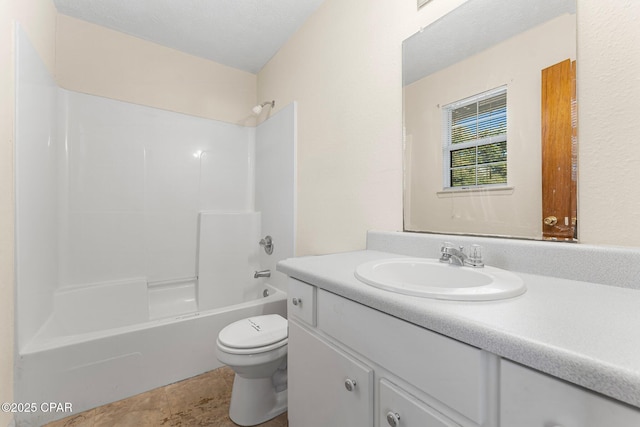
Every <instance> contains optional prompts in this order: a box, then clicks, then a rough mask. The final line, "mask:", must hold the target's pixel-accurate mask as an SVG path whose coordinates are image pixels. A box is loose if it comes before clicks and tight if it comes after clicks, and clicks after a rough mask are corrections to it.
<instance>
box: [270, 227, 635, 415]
mask: <svg viewBox="0 0 640 427" xmlns="http://www.w3.org/2000/svg"><path fill="white" fill-rule="evenodd" d="M442 241H451V242H453V243H454V244H458V243H459V244H462V245H467V244H470V243H477V244H481V245H483V247H484V248H485V250H484V257H485V263H486V264H488V265H493V266H497V267H500V268H505V269H508V270H510V271H513V272H516V274H517V275H518V276H520V277H521V278H522V279H523V281H524V283H525V285H526V287H527V291H526V292H525V293H524V294H523V295H520V296H518V297H515V298H511V299H506V300H501V301H486V302H460V301H440V300H435V299H429V298H419V297H413V296H406V295H401V294H397V293H393V292H388V291H385V290H381V289H377V288H375V287H372V286H369V285H366V284H364V283H362V282H360V281H359V280H357V279H356V277H355V276H354V270H355V268H356V267H357V266H358V265H360V264H362V263H365V262H370V261H373V260H380V259H386V258H394V257H401V256H420V257H427V258H437V257H438V256H439V254H440V251H439V248H440V244H441V243H442ZM639 259H640V252H639V251H637V250H635V249H623V248H600V247H595V246H582V245H579V244H562V243H552V242H533V241H519V240H507V239H493V238H482V237H463V236H445V235H432V234H431V235H429V234H413V233H388V232H369V234H368V248H367V250H365V251H357V252H349V253H343V254H333V255H325V256H316V257H301V258H293V259H289V260H286V261H283V262H280V263H279V264H278V269H279V270H280V271H282V272H283V273H286V274H288V275H290V276H292V277H294V278H297V279H299V280H301V281H304V282H306V283H310V284H313V285H315V286H317V287H318V288H321V289H325V290H327V291H329V292H332V293H335V294H337V295H340V296H343V297H346V298H348V299H350V300H353V301H356V302H358V303H361V304H364V305H366V306H369V307H372V308H374V309H376V310H379V311H382V312H384V313H388V314H391V315H392V316H395V317H397V318H400V319H404V320H406V321H408V322H410V323H413V324H415V325H419V326H421V327H424V328H427V329H429V330H432V331H435V332H437V333H439V334H443V335H445V336H448V337H451V338H454V339H456V340H458V341H462V342H464V343H467V344H470V345H472V346H475V347H478V348H481V349H484V350H487V351H489V352H491V353H493V354H496V355H498V356H500V357H502V358H506V359H510V360H513V361H515V362H517V363H520V364H523V365H525V366H528V367H531V368H534V369H537V370H539V371H542V372H544V373H547V374H550V375H553V376H555V377H558V378H561V379H563V380H566V381H569V382H571V383H573V384H577V385H579V386H582V387H585V388H587V389H589V390H593V391H596V392H598V393H601V394H603V395H605V396H609V397H611V398H614V399H617V400H620V401H622V402H625V403H627V404H630V405H633V406H635V407H640V360H639V359H638V358H637V357H636V355H637V353H638V349H639V348H640V335H638V333H637V323H638V322H637V317H638V316H637V308H638V306H640V292H638V290H639V289H638V280H637V276H636V273H635V271H637V265H629V264H630V263H632V264H633V263H635V264H637V263H638V260H639ZM573 263H576V265H572V264H573ZM600 269H603V270H604V271H598V270H600ZM532 270H533V271H532ZM559 276H564V277H565V278H562V277H559ZM571 276H575V277H576V279H580V280H576V279H574V280H572V279H568V278H566V277H571ZM589 278H591V280H589ZM594 278H595V279H597V280H598V281H601V282H602V283H594V282H595V280H594ZM614 285H616V286H614Z"/></svg>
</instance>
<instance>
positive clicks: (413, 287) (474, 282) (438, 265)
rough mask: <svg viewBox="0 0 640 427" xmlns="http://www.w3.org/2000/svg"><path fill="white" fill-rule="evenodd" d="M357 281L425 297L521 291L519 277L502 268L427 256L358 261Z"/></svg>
mask: <svg viewBox="0 0 640 427" xmlns="http://www.w3.org/2000/svg"><path fill="white" fill-rule="evenodd" d="M355 276H356V278H357V279H358V280H360V281H361V282H364V283H366V284H368V285H371V286H375V287H377V288H381V289H385V290H387V291H391V292H396V293H400V294H405V295H414V296H419V297H426V298H436V299H446V300H457V301H488V300H498V299H505V298H512V297H515V296H518V295H521V294H523V293H524V292H525V291H526V287H525V285H524V282H523V281H522V279H521V278H520V277H519V276H517V275H515V274H513V273H511V272H509V271H506V270H502V269H499V268H495V267H489V266H484V267H482V268H474V267H467V266H457V265H451V264H447V263H442V262H440V261H439V260H437V259H428V258H392V259H383V260H378V261H371V262H367V263H364V264H360V265H359V266H358V267H357V268H356V271H355Z"/></svg>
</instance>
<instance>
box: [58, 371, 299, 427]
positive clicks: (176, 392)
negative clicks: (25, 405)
mask: <svg viewBox="0 0 640 427" xmlns="http://www.w3.org/2000/svg"><path fill="white" fill-rule="evenodd" d="M233 375H234V373H233V370H232V369H231V368H228V367H223V368H219V369H216V370H213V371H210V372H206V373H204V374H202V375H198V376H197V377H193V378H189V379H186V380H184V381H180V382H178V383H175V384H170V385H168V386H165V387H160V388H157V389H154V390H151V391H148V392H146V393H142V394H138V395H136V396H133V397H130V398H128V399H124V400H119V401H117V402H113V403H109V404H108V405H104V406H100V407H98V408H94V409H91V410H89V411H86V412H82V413H80V414H76V415H72V416H71V417H67V418H64V419H62V420H59V421H54V422H52V423H49V424H47V425H46V426H45V427H116V426H117V427H162V426H166V427H173V426H181V427H190V426H211V427H235V426H236V424H234V423H233V422H232V421H231V420H230V419H229V401H230V399H231V387H232V385H233ZM260 426H261V427H287V426H288V422H287V413H286V412H285V413H284V414H282V415H280V416H278V417H277V418H274V419H273V420H271V421H267V422H266V423H264V424H260Z"/></svg>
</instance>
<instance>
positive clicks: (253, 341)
mask: <svg viewBox="0 0 640 427" xmlns="http://www.w3.org/2000/svg"><path fill="white" fill-rule="evenodd" d="M285 338H287V319H285V318H284V317H282V316H280V315H278V314H267V315H264V316H256V317H249V318H247V319H242V320H238V321H237V322H233V323H231V324H230V325H228V326H226V327H225V328H224V329H223V330H222V331H220V334H218V340H219V341H220V343H221V344H223V345H225V346H227V347H231V348H257V347H264V346H267V345H270V344H273V343H276V342H278V341H282V340H284V339H285Z"/></svg>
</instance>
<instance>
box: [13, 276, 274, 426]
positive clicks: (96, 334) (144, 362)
mask: <svg viewBox="0 0 640 427" xmlns="http://www.w3.org/2000/svg"><path fill="white" fill-rule="evenodd" d="M139 282H140V283H139V284H136V280H133V283H132V281H128V282H126V283H125V282H120V283H110V284H108V285H107V286H91V287H86V288H81V289H69V290H65V291H62V292H60V293H59V294H57V295H56V298H57V299H56V303H55V304H54V312H53V313H52V315H51V316H50V318H49V320H48V321H47V322H46V324H45V325H43V327H42V328H41V330H40V331H39V332H38V334H37V335H36V336H35V337H34V338H33V339H32V340H30V342H29V343H28V344H27V345H26V346H24V348H21V349H20V351H19V353H18V354H17V355H16V367H17V369H16V379H15V384H16V390H15V402H20V403H22V404H29V405H30V407H31V408H34V409H35V410H34V411H31V412H25V413H18V414H15V415H16V420H17V422H18V426H41V425H43V424H45V423H47V422H50V421H53V420H56V419H60V418H64V417H67V416H70V415H73V414H77V413H79V412H82V411H85V410H87V409H91V408H94V407H96V406H100V405H103V404H106V403H110V402H114V401H117V400H120V399H123V398H125V397H129V396H132V395H135V394H138V393H141V392H144V391H147V390H150V389H153V388H156V387H160V386H163V385H166V384H171V383H173V382H176V381H180V380H182V379H185V378H189V377H192V376H195V375H198V374H201V373H203V372H206V371H209V370H212V369H215V368H218V367H220V366H221V363H220V362H218V360H217V359H216V356H215V346H216V337H217V335H218V332H219V331H220V330H221V329H222V328H223V327H225V326H226V325H228V324H229V323H231V322H234V321H236V320H239V319H242V318H245V317H249V316H257V315H261V314H272V313H277V314H280V315H282V316H286V294H285V293H284V292H283V291H281V290H278V289H277V288H275V287H272V286H270V285H268V284H262V285H260V286H259V289H257V288H256V289H255V291H254V294H253V295H252V294H247V295H245V299H246V301H245V302H241V303H238V304H234V305H231V306H228V307H221V308H215V309H210V310H207V311H191V312H185V311H189V307H190V305H189V304H190V302H189V299H188V298H183V299H180V298H176V293H180V292H186V293H187V294H189V292H191V291H192V287H191V285H192V284H190V283H188V281H185V282H184V283H182V284H180V283H178V286H172V287H171V288H170V289H169V291H170V292H171V293H172V295H171V300H173V301H182V302H181V304H182V305H181V306H180V307H178V309H177V311H176V313H177V314H174V315H169V316H166V314H167V313H170V311H169V312H168V311H166V310H165V309H163V308H162V307H163V306H162V304H161V303H160V304H156V305H155V306H154V304H150V303H151V302H153V301H162V297H161V296H162V291H167V289H163V287H162V286H159V287H158V289H157V291H158V292H150V291H148V288H147V284H146V282H144V281H142V280H140V281H139ZM143 284H144V289H143ZM174 285H175V284H174ZM125 292H126V293H125ZM152 295H156V296H155V297H153V296H152ZM158 295H160V297H158ZM265 295H266V296H265ZM87 299H89V300H93V301H94V302H95V304H86V301H87ZM79 301H83V303H82V309H81V310H78V305H79ZM143 303H144V304H145V305H146V306H147V307H150V308H148V309H147V310H146V311H145V310H142V314H140V312H141V310H139V309H138V308H139V306H140V304H143ZM71 306H73V307H75V309H74V310H68V308H70V307H71ZM159 307H160V308H159ZM194 307H195V306H194ZM83 311H84V313H83ZM163 313H164V314H165V317H163ZM76 316H77V317H76ZM74 317H75V318H74ZM142 317H143V318H142ZM32 403H34V404H35V405H31V404H32ZM49 403H54V404H56V405H49ZM58 404H60V405H58ZM69 409H71V410H72V412H70V411H69Z"/></svg>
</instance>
